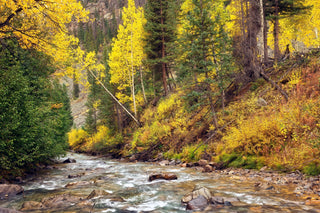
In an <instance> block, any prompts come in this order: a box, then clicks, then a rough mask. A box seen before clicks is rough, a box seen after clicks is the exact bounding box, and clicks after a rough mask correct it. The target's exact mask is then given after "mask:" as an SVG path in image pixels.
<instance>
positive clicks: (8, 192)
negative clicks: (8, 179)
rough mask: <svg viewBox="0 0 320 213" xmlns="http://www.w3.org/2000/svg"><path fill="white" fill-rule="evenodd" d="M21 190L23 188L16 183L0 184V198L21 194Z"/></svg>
mask: <svg viewBox="0 0 320 213" xmlns="http://www.w3.org/2000/svg"><path fill="white" fill-rule="evenodd" d="M23 191H24V190H23V188H22V187H21V186H19V185H16V184H0V199H5V198H8V197H12V196H15V195H17V194H21V193H22V192H23Z"/></svg>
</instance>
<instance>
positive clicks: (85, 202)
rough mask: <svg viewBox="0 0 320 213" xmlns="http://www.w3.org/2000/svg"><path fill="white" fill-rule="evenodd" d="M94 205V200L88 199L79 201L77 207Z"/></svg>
mask: <svg viewBox="0 0 320 213" xmlns="http://www.w3.org/2000/svg"><path fill="white" fill-rule="evenodd" d="M93 205H94V202H92V201H90V200H83V201H81V202H80V203H78V204H77V206H79V207H92V206H93Z"/></svg>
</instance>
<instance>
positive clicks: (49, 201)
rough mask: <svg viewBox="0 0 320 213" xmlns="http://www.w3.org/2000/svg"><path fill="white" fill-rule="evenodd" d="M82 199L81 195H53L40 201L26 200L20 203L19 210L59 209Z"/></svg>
mask: <svg viewBox="0 0 320 213" xmlns="http://www.w3.org/2000/svg"><path fill="white" fill-rule="evenodd" d="M82 201H83V199H82V198H81V197H77V196H73V195H70V194H61V195H54V196H50V197H45V198H43V199H42V200H41V202H36V201H26V202H24V203H23V204H22V208H21V211H34V210H41V209H61V208H66V207H69V206H73V205H75V204H78V203H81V202H82ZM89 206H90V205H89Z"/></svg>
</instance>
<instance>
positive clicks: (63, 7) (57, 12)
mask: <svg viewBox="0 0 320 213" xmlns="http://www.w3.org/2000/svg"><path fill="white" fill-rule="evenodd" d="M0 14H1V15H0V38H6V37H15V38H17V39H18V40H19V43H20V45H21V46H22V47H25V48H30V47H32V48H36V49H38V50H41V51H44V52H46V51H48V50H50V48H51V47H53V46H54V47H55V49H56V50H58V49H59V50H60V51H63V50H65V49H66V48H67V47H68V45H69V42H72V41H70V39H67V41H64V40H63V39H62V38H64V37H65V36H66V32H67V27H66V24H68V23H70V22H71V21H72V20H77V21H86V20H87V15H88V12H87V11H85V9H84V8H83V7H82V5H81V3H80V2H79V1H77V0H63V1H62V0H50V1H44V0H0ZM48 53H49V55H50V53H52V52H48ZM54 55H55V56H57V54H52V56H54Z"/></svg>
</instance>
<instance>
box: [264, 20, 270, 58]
mask: <svg viewBox="0 0 320 213" xmlns="http://www.w3.org/2000/svg"><path fill="white" fill-rule="evenodd" d="M263 50H264V53H263V56H264V63H268V61H269V53H268V23H267V19H266V16H264V17H263Z"/></svg>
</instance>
